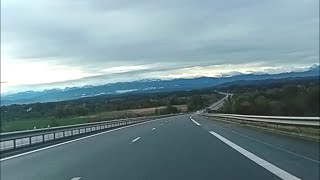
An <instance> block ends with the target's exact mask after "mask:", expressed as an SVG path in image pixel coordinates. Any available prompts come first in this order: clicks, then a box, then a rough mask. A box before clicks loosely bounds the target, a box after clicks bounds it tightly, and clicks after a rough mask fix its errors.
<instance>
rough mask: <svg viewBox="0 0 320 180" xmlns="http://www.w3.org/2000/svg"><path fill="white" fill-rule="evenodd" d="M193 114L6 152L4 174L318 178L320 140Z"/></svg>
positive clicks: (79, 179)
mask: <svg viewBox="0 0 320 180" xmlns="http://www.w3.org/2000/svg"><path fill="white" fill-rule="evenodd" d="M190 116H192V115H180V116H175V117H168V118H163V119H158V120H153V121H150V122H145V123H141V124H136V125H131V126H127V127H122V128H120V129H115V130H110V131H106V132H102V133H99V134H96V135H91V136H89V137H86V138H81V139H77V140H72V141H70V142H65V143H61V144H58V145H54V146H52V147H47V148H45V149H39V150H37V151H34V152H29V153H25V154H22V155H17V156H13V157H9V158H5V159H1V180H44V179H45V180H100V179H112V180H125V179H130V180H153V179H155V180H164V179H165V180H171V179H172V180H178V179H184V180H191V179H201V180H206V179H217V180H228V179H244V180H251V179H252V180H257V179H259V180H272V179H293V180H294V179H319V164H320V162H319V142H315V141H310V140H304V139H299V138H295V137H291V136H286V135H280V134H274V133H270V132H266V131H262V130H258V129H253V128H249V127H243V126H239V125H236V124H231V123H225V122H222V121H213V120H208V119H206V118H203V117H201V116H199V115H193V116H192V117H190Z"/></svg>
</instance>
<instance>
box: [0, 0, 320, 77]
mask: <svg viewBox="0 0 320 180" xmlns="http://www.w3.org/2000/svg"><path fill="white" fill-rule="evenodd" d="M318 7H319V2H318V1H317V0H313V1H312V0H310V1H309V0H308V1H307V0H306V1H302V0H267V1H255V0H232V1H212V0H204V1H192V0H186V1H180V0H161V1H150V0H144V1H138V2H137V1H129V0H117V1H104V0H77V1H76V0H75V1H65V0H64V1H63V0H55V1H49V0H30V1H23V2H21V1H18V0H7V1H5V2H3V3H2V22H1V33H2V38H1V46H3V47H4V50H5V51H4V53H5V54H6V55H7V56H8V57H10V58H18V59H25V61H30V60H34V59H37V60H39V61H47V59H48V58H49V59H53V61H55V63H57V64H66V65H70V66H79V67H81V68H83V69H87V71H95V70H97V66H98V67H101V66H112V65H117V64H131V65H134V64H151V63H156V62H175V63H176V66H178V67H182V66H185V65H204V64H223V63H234V64H238V63H245V62H254V61H256V60H260V61H265V62H267V63H271V64H272V63H274V64H276V63H283V64H286V63H292V62H296V63H301V62H302V61H303V62H304V63H316V62H318V61H319V51H318V49H319V17H318V13H319V9H318ZM288 52H289V53H288ZM290 52H295V53H297V54H296V55H295V54H294V53H293V54H292V53H290Z"/></svg>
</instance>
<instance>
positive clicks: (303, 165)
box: [193, 116, 320, 180]
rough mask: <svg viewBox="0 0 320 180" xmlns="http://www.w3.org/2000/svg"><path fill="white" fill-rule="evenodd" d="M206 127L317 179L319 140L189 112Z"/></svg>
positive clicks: (293, 171)
mask: <svg viewBox="0 0 320 180" xmlns="http://www.w3.org/2000/svg"><path fill="white" fill-rule="evenodd" d="M193 118H194V119H195V120H196V121H197V122H199V123H201V125H202V126H201V127H202V128H203V129H204V130H206V131H214V132H217V133H218V134H220V135H222V136H223V137H225V138H227V139H229V140H231V141H232V142H234V143H236V144H238V145H239V146H241V147H243V148H245V149H247V150H249V151H250V152H252V153H254V154H255V155H257V156H259V157H261V158H263V159H265V160H267V161H269V162H270V163H272V164H274V165H276V166H277V167H280V168H281V169H283V170H285V171H287V172H289V173H291V174H293V175H295V176H297V177H299V178H302V179H310V180H313V179H319V165H320V164H319V142H315V141H310V140H306V139H301V138H297V137H292V136H287V135H281V134H276V133H271V132H267V131H264V130H260V129H256V128H251V127H248V126H242V125H239V124H234V123H226V122H223V121H218V120H208V118H204V117H201V116H193Z"/></svg>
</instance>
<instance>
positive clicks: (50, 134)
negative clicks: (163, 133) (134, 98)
mask: <svg viewBox="0 0 320 180" xmlns="http://www.w3.org/2000/svg"><path fill="white" fill-rule="evenodd" d="M174 115H177V114H170V115H161V116H150V117H142V118H128V119H123V120H111V121H101V122H95V123H84V124H77V125H70V126H60V127H52V128H43V129H36V130H26V131H17V132H8V133H0V152H4V151H8V150H14V149H18V148H23V147H28V146H31V145H35V144H40V143H46V142H49V141H54V140H57V139H59V140H60V139H62V138H66V137H71V136H76V135H80V134H81V135H82V134H85V133H90V132H91V133H92V132H95V131H102V130H105V129H110V128H115V127H120V126H125V125H130V124H136V123H139V122H145V121H150V120H154V119H158V118H165V117H170V116H174Z"/></svg>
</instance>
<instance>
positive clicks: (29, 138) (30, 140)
mask: <svg viewBox="0 0 320 180" xmlns="http://www.w3.org/2000/svg"><path fill="white" fill-rule="evenodd" d="M29 143H30V145H31V136H29Z"/></svg>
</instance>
